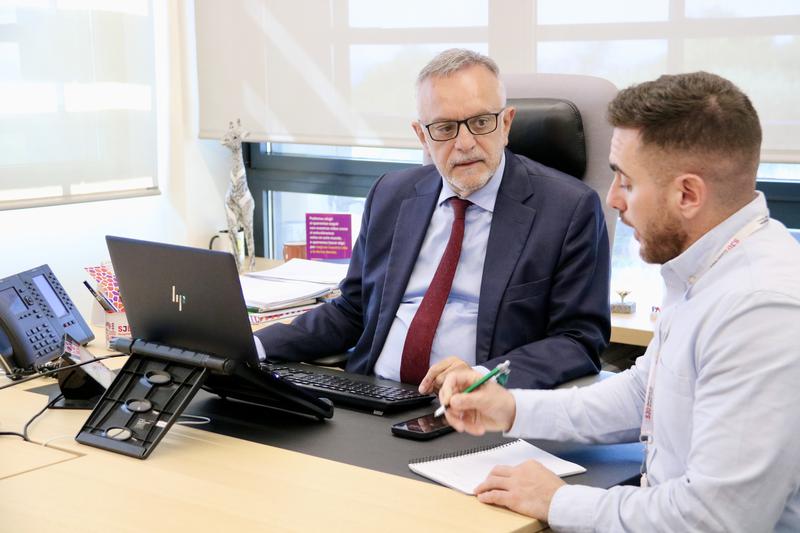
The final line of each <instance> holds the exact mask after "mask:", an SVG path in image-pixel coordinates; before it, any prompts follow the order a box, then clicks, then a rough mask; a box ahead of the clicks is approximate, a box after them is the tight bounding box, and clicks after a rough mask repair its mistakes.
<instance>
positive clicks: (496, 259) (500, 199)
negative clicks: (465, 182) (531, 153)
mask: <svg viewBox="0 0 800 533" xmlns="http://www.w3.org/2000/svg"><path fill="white" fill-rule="evenodd" d="M533 194H534V192H533V187H532V186H531V184H530V182H529V181H528V176H527V171H526V170H525V167H523V166H522V164H521V163H520V162H519V161H518V160H517V158H516V156H514V154H512V153H511V152H509V151H508V150H506V168H505V172H504V174H503V181H502V182H501V183H500V189H499V190H498V192H497V200H496V201H495V206H494V213H493V215H492V226H491V228H490V230H489V242H488V243H487V246H486V259H485V261H484V264H483V277H482V281H481V293H480V300H479V304H478V331H477V340H476V346H475V352H476V354H475V357H476V362H477V363H478V364H480V363H482V362H484V361H486V360H487V359H488V358H489V350H490V348H491V346H492V337H493V335H494V331H495V322H496V320H497V311H498V308H499V307H500V300H501V299H502V297H503V293H504V292H505V290H506V287H507V286H508V281H509V279H510V278H511V274H512V273H513V272H514V267H515V266H516V264H517V261H518V259H519V256H520V254H521V253H522V250H523V249H524V248H525V244H526V242H527V241H528V235H529V234H530V231H531V228H532V226H533V219H534V217H535V215H536V210H535V209H533V208H531V207H528V206H526V205H525V204H524V203H523V202H525V200H527V199H528V198H530V196H532V195H533Z"/></svg>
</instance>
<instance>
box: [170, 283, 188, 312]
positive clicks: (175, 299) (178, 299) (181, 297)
mask: <svg viewBox="0 0 800 533" xmlns="http://www.w3.org/2000/svg"><path fill="white" fill-rule="evenodd" d="M172 303H174V304H178V312H181V311H183V304H185V303H186V295H185V294H179V293H177V292H175V285H173V286H172Z"/></svg>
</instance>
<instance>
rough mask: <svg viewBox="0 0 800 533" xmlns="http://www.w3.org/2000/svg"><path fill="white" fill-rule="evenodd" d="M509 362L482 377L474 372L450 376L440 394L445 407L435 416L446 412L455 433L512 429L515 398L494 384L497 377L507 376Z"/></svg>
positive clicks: (440, 399) (477, 433) (457, 373)
mask: <svg viewBox="0 0 800 533" xmlns="http://www.w3.org/2000/svg"><path fill="white" fill-rule="evenodd" d="M507 363H508V361H506V363H502V364H500V365H498V366H497V367H495V369H494V370H492V371H491V372H489V373H488V374H486V375H483V376H481V374H480V373H478V372H476V371H474V370H472V369H469V370H456V371H453V372H450V373H448V374H447V377H446V378H445V381H444V384H443V385H442V388H441V390H440V391H439V401H440V402H441V404H442V407H440V408H439V409H438V410H437V412H436V414H439V413H440V412H444V414H445V416H446V417H447V421H448V423H449V424H450V425H451V426H452V427H453V428H454V429H455V430H456V431H460V432H463V431H466V432H467V433H470V434H472V435H483V434H484V433H485V432H487V431H507V430H508V429H510V428H511V425H512V424H513V423H514V418H515V416H516V402H515V400H514V396H513V395H512V394H511V393H510V392H508V391H507V390H506V389H504V388H503V387H502V385H500V384H498V383H495V382H494V381H492V378H493V377H494V376H498V375H499V376H507V375H508V366H507ZM503 381H505V380H503Z"/></svg>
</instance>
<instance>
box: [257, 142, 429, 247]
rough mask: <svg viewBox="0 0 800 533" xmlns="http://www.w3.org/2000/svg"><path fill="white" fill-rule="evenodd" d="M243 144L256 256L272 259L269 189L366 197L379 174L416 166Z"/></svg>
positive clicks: (272, 209)
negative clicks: (283, 151)
mask: <svg viewBox="0 0 800 533" xmlns="http://www.w3.org/2000/svg"><path fill="white" fill-rule="evenodd" d="M244 144H245V145H246V149H245V150H243V154H244V157H245V166H246V167H247V183H248V186H249V187H250V192H251V194H252V195H253V200H254V201H255V214H254V217H253V234H254V238H255V248H256V250H255V251H256V255H257V256H259V257H270V258H272V249H273V246H272V244H273V243H272V235H273V232H272V229H271V226H272V214H273V212H274V207H273V206H272V201H271V193H272V192H297V193H309V194H329V195H335V196H354V197H357V198H366V197H367V195H368V194H369V191H370V189H371V188H372V186H373V185H374V184H375V182H376V181H377V180H378V178H380V177H381V176H382V175H383V174H385V173H387V172H390V171H395V170H404V169H408V168H416V167H419V164H418V163H399V162H395V161H378V160H364V159H350V158H345V157H319V156H304V155H293V154H292V155H286V154H275V153H270V151H269V150H268V149H262V147H263V146H265V145H264V144H259V143H244ZM265 251H269V254H267V253H265Z"/></svg>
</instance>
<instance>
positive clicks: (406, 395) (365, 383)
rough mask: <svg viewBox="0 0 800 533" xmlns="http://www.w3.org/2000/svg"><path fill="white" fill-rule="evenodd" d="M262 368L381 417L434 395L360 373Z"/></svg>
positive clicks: (300, 367)
mask: <svg viewBox="0 0 800 533" xmlns="http://www.w3.org/2000/svg"><path fill="white" fill-rule="evenodd" d="M262 369H263V370H266V371H269V372H275V373H277V374H278V375H280V376H281V377H282V378H283V379H285V380H287V381H289V382H290V383H293V384H294V385H297V386H298V387H300V388H303V389H306V390H308V391H311V392H313V393H314V394H316V395H317V396H321V397H325V398H328V399H330V400H331V401H332V402H333V403H334V404H335V405H345V406H349V407H356V408H359V409H366V410H369V411H373V412H374V413H375V414H384V413H388V412H392V411H398V410H401V409H410V408H412V407H419V406H421V405H425V404H428V403H430V402H431V401H432V400H433V399H434V396H431V395H428V394H420V393H419V391H417V388H416V387H415V386H414V385H408V384H405V383H398V382H395V381H388V380H384V379H379V378H375V377H371V376H363V375H360V374H349V373H346V372H342V371H339V370H333V369H328V368H323V367H317V366H311V365H303V364H296V363H287V364H266V365H262Z"/></svg>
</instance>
